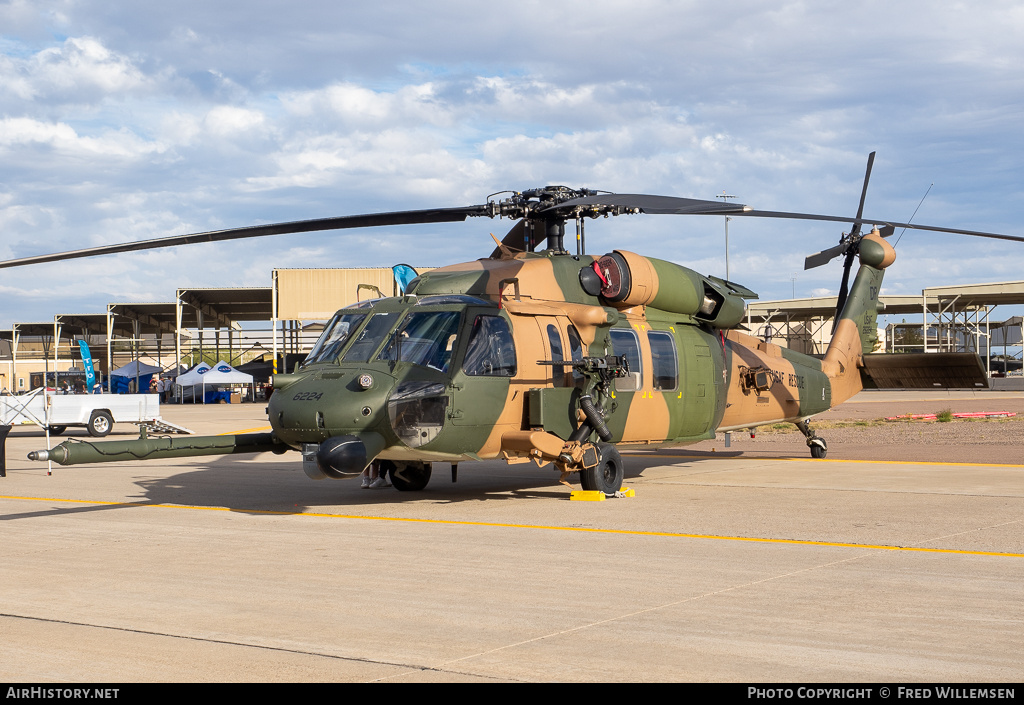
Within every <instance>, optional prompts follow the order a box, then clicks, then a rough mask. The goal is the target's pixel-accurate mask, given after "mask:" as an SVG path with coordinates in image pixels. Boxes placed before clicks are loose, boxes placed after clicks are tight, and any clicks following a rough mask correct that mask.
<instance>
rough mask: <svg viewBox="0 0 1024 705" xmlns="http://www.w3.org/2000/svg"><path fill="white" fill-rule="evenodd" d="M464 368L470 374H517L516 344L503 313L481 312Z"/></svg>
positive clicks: (468, 348)
mask: <svg viewBox="0 0 1024 705" xmlns="http://www.w3.org/2000/svg"><path fill="white" fill-rule="evenodd" d="M462 369H463V371H464V372H465V373H466V374H467V375H473V376H485V377H514V376H515V374H516V346H515V343H514V342H513V340H512V331H510V330H509V327H508V322H507V321H505V319H504V318H501V317H499V316H477V317H476V319H475V320H474V321H473V331H472V332H471V333H470V335H469V345H468V346H467V348H466V358H465V360H463V362H462Z"/></svg>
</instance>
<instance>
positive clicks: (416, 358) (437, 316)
mask: <svg viewBox="0 0 1024 705" xmlns="http://www.w3.org/2000/svg"><path fill="white" fill-rule="evenodd" d="M458 330H459V312H458V311H423V312H416V313H410V314H409V315H408V316H406V318H405V320H404V321H403V322H402V325H401V327H400V328H399V329H398V330H397V331H396V333H395V335H393V336H392V337H391V339H390V340H389V341H388V343H387V345H385V346H384V349H383V350H381V351H380V355H378V356H377V359H378V360H395V359H398V360H400V361H402V362H411V363H413V364H415V365H423V366H424V367H432V368H434V369H435V370H440V371H441V372H447V371H448V366H449V365H450V364H451V360H452V354H453V353H454V352H455V341H456V337H457V334H458Z"/></svg>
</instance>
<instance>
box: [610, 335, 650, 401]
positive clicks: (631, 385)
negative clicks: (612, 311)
mask: <svg viewBox="0 0 1024 705" xmlns="http://www.w3.org/2000/svg"><path fill="white" fill-rule="evenodd" d="M608 336H609V337H610V338H611V341H612V354H613V355H620V356H622V357H625V358H626V363H627V364H628V365H629V374H628V375H627V376H625V377H619V378H618V379H616V380H615V391H617V392H635V391H637V390H638V389H642V388H643V378H644V368H643V363H642V362H641V359H640V339H639V338H637V337H636V333H634V332H633V331H631V330H623V329H621V328H613V329H612V330H610V331H608Z"/></svg>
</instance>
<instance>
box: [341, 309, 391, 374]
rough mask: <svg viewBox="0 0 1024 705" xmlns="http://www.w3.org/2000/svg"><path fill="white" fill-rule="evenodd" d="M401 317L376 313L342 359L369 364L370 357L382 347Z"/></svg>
mask: <svg viewBox="0 0 1024 705" xmlns="http://www.w3.org/2000/svg"><path fill="white" fill-rule="evenodd" d="M399 315H400V314H399V313H398V312H391V313H375V314H373V315H372V316H370V320H369V321H367V322H366V325H365V326H363V329H362V330H361V331H360V332H359V336H358V337H357V338H356V339H355V342H353V343H352V347H350V348H349V349H348V352H346V353H345V357H344V358H342V359H343V360H344V361H345V362H368V361H369V360H370V356H371V355H373V353H374V351H376V350H377V348H378V347H380V344H381V342H383V340H384V338H385V337H387V335H388V333H390V332H391V331H392V329H393V328H394V326H395V323H397V322H398V316H399Z"/></svg>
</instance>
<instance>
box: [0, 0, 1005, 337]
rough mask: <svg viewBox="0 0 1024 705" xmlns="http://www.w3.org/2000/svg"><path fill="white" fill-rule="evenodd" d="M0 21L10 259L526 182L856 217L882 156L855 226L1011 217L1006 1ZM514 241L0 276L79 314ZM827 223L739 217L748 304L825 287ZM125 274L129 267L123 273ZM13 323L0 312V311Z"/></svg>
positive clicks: (697, 259)
mask: <svg viewBox="0 0 1024 705" xmlns="http://www.w3.org/2000/svg"><path fill="white" fill-rule="evenodd" d="M51 10H52V11H51ZM0 21H2V22H3V24H4V26H5V27H6V28H7V29H6V30H5V31H6V32H7V34H6V38H4V39H2V40H0V99H2V102H0V105H2V108H0V111H2V112H0V157H2V159H0V174H2V176H3V178H2V180H0V184H2V186H0V227H2V228H3V230H2V235H0V248H2V250H3V251H5V252H7V253H9V254H10V256H18V255H25V254H34V253H38V252H40V251H43V250H51V251H52V250H61V249H71V248H73V247H78V246H81V245H83V244H98V243H108V242H117V241H120V240H128V239H138V238H147V237H159V236H162V235H169V234H175V233H182V232H189V231H204V230H211V229H219V228H225V227H234V226H241V225H247V224H252V223H257V222H276V221H287V220H299V219H304V218H314V217H323V216H331V215H341V214H345V213H364V212H372V211H394V210H406V209H413V208H428V207H437V206H451V205H466V204H471V203H478V202H481V201H482V200H483V199H484V198H486V196H487V194H489V193H493V192H496V191H500V190H503V189H522V188H529V187H534V186H539V185H544V184H548V183H565V184H567V185H570V186H586V187H590V188H600V189H607V190H614V191H620V192H647V193H666V194H675V195H681V196H690V197H699V198H713V197H714V196H715V195H716V194H720V193H722V191H723V190H728V192H729V193H730V194H735V195H736V196H738V199H737V200H739V201H741V202H744V203H749V204H751V205H753V206H755V207H757V208H762V209H768V210H792V211H806V212H817V213H831V214H844V213H851V214H852V213H853V212H855V209H856V206H857V201H858V198H859V194H860V189H861V180H862V178H863V174H864V160H865V158H866V155H867V153H868V152H869V151H871V150H875V149H877V150H878V159H877V160H876V163H875V169H874V173H873V176H872V183H871V188H870V189H869V194H868V201H867V205H866V209H867V212H868V213H869V214H871V215H878V216H881V217H884V218H895V219H905V218H907V217H909V216H910V214H911V213H912V212H913V210H914V208H915V207H916V206H917V204H918V201H919V200H920V197H921V195H922V194H923V193H924V192H925V189H926V188H927V187H928V185H929V184H931V183H934V184H935V187H934V189H933V190H932V192H931V194H930V195H929V197H928V198H927V199H926V201H925V204H924V205H923V206H922V209H921V211H920V213H919V215H918V216H917V218H916V222H932V223H936V224H953V225H961V226H963V227H972V228H975V229H979V230H994V231H1008V232H1011V233H1017V232H1018V229H1019V225H1018V224H1017V223H1016V221H1015V217H1014V216H1015V214H1016V213H1017V212H1019V210H1020V209H1021V208H1022V207H1024V189H1022V188H1021V186H1020V184H1021V183H1022V182H1024V179H1022V177H1024V173H1022V171H1024V167H1022V166H1021V164H1022V163H1024V162H1022V160H1021V159H1020V155H1021V151H1022V150H1021V148H1022V141H1024V138H1021V136H1020V135H1019V125H1020V123H1021V118H1022V117H1024V115H1022V113H1024V105H1022V103H1021V101H1020V100H1018V99H1017V96H1019V95H1024V85H1022V83H1024V77H1022V75H1021V74H1020V71H1019V69H1018V67H1019V66H1020V65H1021V63H1024V48H1022V46H1021V44H1020V42H1019V36H1020V34H1021V30H1024V11H1022V9H1021V8H1020V7H1018V5H1017V4H1016V3H1013V2H1007V1H1005V0H993V2H992V3H989V4H987V5H986V6H985V7H978V6H966V5H962V4H946V5H942V4H938V5H936V4H934V3H925V2H915V1H912V2H907V3H899V4H897V5H890V4H886V3H883V2H876V1H875V0H869V2H866V3H859V4H854V5H851V4H850V3H841V2H822V3H802V2H784V3H777V4H775V5H770V6H766V5H764V4H763V3H760V2H753V1H752V0H740V1H739V2H737V3H734V4H733V5H731V6H730V11H729V12H727V13H723V12H722V11H721V9H720V8H717V7H713V6H708V5H706V4H705V3H698V2H661V1H656V0H649V1H643V2H637V3H634V5H632V6H631V7H630V10H629V11H628V12H624V11H623V10H622V7H621V4H618V3H611V2H600V1H595V2H588V3H582V2H568V3H558V4H556V5H551V4H550V3H547V4H544V3H539V2H523V3H520V4H519V5H518V6H517V11H516V12H509V11H507V9H505V8H497V7H496V8H493V9H488V8H481V7H479V6H478V5H475V4H469V3H464V2H440V3H434V4H432V5H429V6H424V5H422V4H421V3H401V2H399V3H387V4H384V5H379V4H378V5H360V6H352V5H350V4H349V5H345V4H317V5H308V6H307V5H302V6H296V7H295V8H293V9H291V10H290V11H289V12H286V13H282V12H281V11H280V5H279V4H278V3H271V2H267V1H265V0H253V2H251V3H249V4H248V5H247V12H246V13H245V15H244V16H240V15H238V13H237V11H236V10H234V9H233V8H230V7H227V6H221V5H219V4H217V3H209V2H196V1H195V0H182V2H180V3H174V4H173V5H168V4H163V5H161V4H153V3H127V2H124V1H123V0H108V2H107V3H104V4H102V5H100V4H99V3H98V2H96V1H95V0H76V1H75V2H63V3H58V4H52V3H51V4H47V5H45V6H43V5H38V4H35V3H27V2H22V1H20V0H19V1H15V2H8V3H5V4H3V5H2V6H0ZM510 225H511V224H510V223H507V222H504V223H501V222H493V223H492V222H487V221H473V222H470V223H467V224H463V225H459V224H456V225H446V226H421V227H414V228H404V229H403V228H389V229H386V232H385V231H384V230H381V231H374V232H372V233H356V232H348V233H342V234H331V233H323V234H311V235H308V236H302V237H301V238H268V239H266V240H263V241H260V242H259V243H258V245H257V244H254V243H234V244H224V245H223V246H201V247H200V248H198V253H197V254H195V252H197V250H185V249H182V250H178V251H175V252H168V253H164V254H161V255H156V254H153V256H152V258H151V257H150V256H145V257H143V256H141V255H135V256H134V257H135V258H136V259H133V258H132V256H125V257H115V258H110V259H108V260H105V261H103V262H101V261H99V260H97V261H96V262H92V261H85V260H82V261H79V262H78V263H77V264H75V266H74V267H72V268H68V269H54V268H51V269H40V270H34V271H35V272H36V273H30V272H26V273H24V274H23V273H21V272H15V271H12V272H11V273H10V275H9V277H8V279H7V280H6V281H7V282H11V281H16V282H20V283H22V284H24V285H25V286H26V287H27V288H31V289H33V290H35V291H39V290H40V289H39V287H38V285H37V281H35V279H37V278H38V277H39V276H46V277H51V278H55V279H59V278H60V277H65V276H67V277H72V278H78V279H79V280H80V281H84V282H88V284H85V285H79V288H78V291H79V294H78V296H77V299H76V300H78V301H80V302H82V303H86V302H89V304H90V306H92V307H95V308H101V307H102V306H103V305H104V297H106V296H109V295H112V292H113V291H116V292H118V294H117V295H118V296H125V295H127V294H128V293H130V290H131V289H132V288H133V287H139V291H142V292H146V294H147V295H152V294H155V292H159V291H165V292H167V293H166V294H164V295H163V296H160V298H167V297H168V296H171V295H173V290H174V288H175V287H176V286H177V285H179V284H180V283H182V282H189V283H191V284H193V285H198V284H206V285H218V284H221V283H224V282H227V281H230V282H233V283H249V284H255V285H261V286H262V285H266V278H265V277H264V276H263V275H261V274H260V272H262V271H263V270H264V269H266V268H267V267H268V266H274V263H276V262H288V263H291V264H289V266H301V262H302V258H303V257H305V256H309V257H310V258H311V260H312V263H313V264H316V265H323V266H327V265H331V264H336V265H344V266H360V265H364V264H366V265H369V264H374V265H376V264H389V263H390V262H391V260H392V259H408V258H411V257H413V256H416V257H421V258H422V260H423V261H424V262H426V260H428V259H429V260H431V261H430V262H426V263H430V264H443V263H445V262H446V261H457V260H462V259H467V258H473V257H476V256H481V255H483V254H486V252H489V251H490V247H489V246H488V245H487V243H488V242H489V240H488V239H487V232H489V231H496V232H497V234H499V235H500V234H501V233H502V232H504V230H506V229H507V228H508V227H510ZM587 228H588V229H587V239H588V243H590V246H591V248H592V249H594V250H598V249H600V250H601V251H604V250H607V249H612V248H615V247H622V246H628V248H630V249H634V250H637V251H640V252H646V253H650V254H653V255H655V256H659V257H663V258H666V259H673V260H675V261H679V262H681V263H683V264H688V265H690V266H693V267H694V268H696V269H698V270H699V271H702V272H706V273H718V274H723V273H724V264H725V259H724V247H723V233H722V230H723V228H722V220H721V219H720V218H675V217H640V216H637V217H630V218H619V219H611V220H608V221H604V220H601V221H596V222H593V223H588V225H587ZM843 229H844V227H843V226H842V225H841V224H836V225H834V226H833V225H823V224H813V223H804V222H800V223H793V222H785V221H754V220H750V219H746V220H743V221H742V222H741V221H740V219H737V220H736V221H734V222H733V223H732V225H731V231H730V239H731V242H730V272H731V276H733V277H734V278H736V279H737V280H738V281H741V282H743V283H744V284H745V285H747V286H750V287H751V288H753V289H754V290H756V291H759V292H760V293H761V294H762V296H763V297H765V298H774V297H787V298H788V297H789V296H790V295H791V288H792V281H791V279H790V277H791V274H792V272H800V274H799V279H798V288H801V287H803V288H805V290H811V289H813V288H827V287H831V288H832V289H834V288H835V287H836V286H837V285H838V277H839V274H838V270H837V269H836V268H835V267H831V266H830V267H824V268H822V269H820V270H813V271H811V272H802V271H801V269H800V267H802V259H803V257H804V256H805V255H806V254H808V253H811V252H816V251H818V250H821V249H824V248H825V247H828V246H830V245H832V244H834V243H835V242H836V240H837V238H838V236H839V234H840V232H841V231H842V230H843ZM913 237H915V238H916V237H919V236H913ZM907 238H908V239H907V240H905V241H904V244H903V245H901V246H900V254H899V259H898V261H897V264H896V265H894V267H893V270H892V271H891V272H890V275H889V278H887V286H890V285H891V286H896V285H897V284H898V285H899V286H904V287H907V288H908V290H910V291H913V290H914V289H915V288H916V289H917V291H920V288H923V286H927V285H934V284H945V283H949V280H951V279H964V280H971V281H983V280H985V279H986V278H987V279H992V278H1012V276H1013V275H1012V272H1013V271H1024V255H1022V254H1019V253H1018V251H1017V250H1015V249H1013V247H1010V246H1007V245H1001V246H998V249H996V250H994V251H991V252H987V251H986V255H985V256H979V257H973V256H972V257H969V258H968V257H964V256H963V253H964V252H965V251H967V250H970V251H972V252H973V251H974V248H973V245H971V244H964V242H963V240H962V239H961V240H957V239H956V238H936V239H930V240H926V241H921V240H916V239H909V238H911V236H910V235H908V236H907ZM918 242H925V243H927V244H924V245H921V246H920V248H918V246H917V245H916V244H915V243H918ZM297 243H301V244H297ZM977 251H978V252H981V251H983V250H981V249H978V250H977ZM406 255H408V257H407V256H406ZM211 259H218V260H220V261H221V262H231V266H230V267H226V266H224V265H223V264H221V265H220V266H219V268H218V266H216V265H214V264H212V263H211ZM137 262H143V263H145V267H144V268H143V271H145V275H144V276H142V275H137V274H131V275H130V276H129V274H128V272H135V271H136V268H137V267H139V266H140V265H138V264H133V263H137ZM986 262H987V264H986ZM110 263H113V264H110ZM157 263H159V264H157ZM943 263H945V264H943ZM111 268H112V269H111ZM1015 268H1016V269H1015ZM117 271H124V272H125V274H124V275H123V277H122V278H121V280H120V283H119V282H118V280H117V274H116V272H117ZM53 272H59V275H54V274H52V273H53ZM111 277H113V278H111ZM266 277H269V271H267V272H266ZM897 278H898V279H899V281H898V282H897ZM890 280H892V281H891V282H890ZM83 286H86V287H88V290H87V291H84V292H83V290H82V287H83ZM57 288H58V287H57V286H56V285H55V289H54V290H55V294H54V296H55V297H56V296H57V293H56V289H57ZM59 288H60V290H61V292H62V293H61V294H60V295H61V296H64V295H66V293H67V291H69V290H70V289H73V288H74V287H65V286H64V282H63V281H62V282H61V284H60V285H59ZM42 291H45V288H44V289H42ZM56 300H57V299H56V298H55V299H54V301H56ZM41 305H42V304H41ZM54 305H56V304H54ZM37 310H42V309H41V308H40V309H37ZM52 313H53V312H52V311H51V312H50V313H49V314H48V315H44V318H49V316H50V315H52ZM16 315H17V316H20V315H24V311H21V312H19V308H18V304H17V303H16V302H13V301H12V303H11V304H10V305H9V306H6V307H5V310H0V318H3V317H7V318H10V317H13V316H16Z"/></svg>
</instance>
